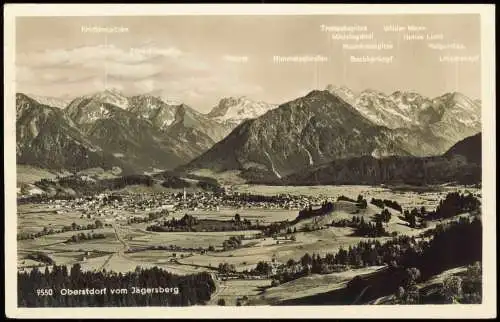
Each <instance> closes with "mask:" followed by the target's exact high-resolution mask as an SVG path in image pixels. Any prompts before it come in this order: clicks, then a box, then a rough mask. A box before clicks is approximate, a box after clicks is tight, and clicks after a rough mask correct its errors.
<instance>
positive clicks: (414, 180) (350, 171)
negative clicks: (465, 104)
mask: <svg viewBox="0 0 500 322" xmlns="http://www.w3.org/2000/svg"><path fill="white" fill-rule="evenodd" d="M481 176H482V173H481V133H479V134H476V135H474V136H471V137H468V138H466V139H464V140H462V141H460V142H458V143H457V144H455V145H454V146H453V147H451V148H450V149H449V150H448V151H447V152H446V153H444V154H443V155H442V156H430V157H414V156H389V157H384V158H381V159H376V158H373V157H371V156H361V157H356V158H349V159H338V160H333V161H331V162H328V163H326V164H322V165H320V166H318V167H315V168H309V169H304V171H297V172H295V173H293V174H291V175H290V176H288V177H286V178H283V179H280V180H276V179H275V180H271V181H268V182H267V183H271V184H279V185H339V184H369V185H376V184H410V185H419V186H420V185H426V184H442V183H450V182H458V183H460V184H477V183H480V182H481ZM254 181H256V182H259V183H262V182H263V180H262V178H260V179H259V178H255V179H254Z"/></svg>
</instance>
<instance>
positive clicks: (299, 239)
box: [18, 186, 467, 305]
mask: <svg viewBox="0 0 500 322" xmlns="http://www.w3.org/2000/svg"><path fill="white" fill-rule="evenodd" d="M237 189H239V190H240V191H246V192H255V193H259V194H276V193H294V194H303V195H319V194H323V196H324V197H325V198H328V197H330V198H334V199H335V200H336V199H337V197H338V196H339V195H345V196H347V197H351V198H356V197H357V195H358V194H362V195H363V196H364V198H366V199H367V200H368V202H369V201H370V200H371V198H377V199H390V200H396V201H398V202H399V203H400V204H402V205H403V207H404V208H405V209H407V207H408V204H409V203H408V202H409V200H411V201H412V202H413V203H415V205H416V206H418V207H421V206H422V205H425V207H426V208H428V209H432V208H434V207H435V206H436V204H437V203H438V202H439V200H440V199H441V198H443V197H444V195H445V194H446V193H447V192H448V191H449V190H447V189H444V190H443V191H442V192H432V193H431V192H429V193H411V192H404V193H401V194H395V193H393V192H391V191H390V190H388V189H386V188H380V187H366V186H348V187H346V186H344V187H328V186H327V187H268V186H252V187H250V186H240V187H237ZM456 190H459V191H462V192H463V191H464V190H465V189H456ZM140 198H141V199H147V198H148V195H147V193H146V194H145V195H142V196H140ZM412 199H415V200H412ZM405 201H406V206H405ZM388 210H389V211H390V212H391V214H392V217H391V220H390V221H389V223H387V224H384V227H385V229H386V230H387V231H388V232H389V233H391V232H394V231H396V232H398V234H400V235H401V234H404V235H413V236H415V235H418V234H420V233H422V232H424V231H425V230H426V229H432V228H433V227H435V226H436V225H437V224H439V223H440V222H443V221H429V222H428V228H426V229H412V228H410V227H409V226H408V225H407V223H406V222H405V221H403V220H401V219H400V218H399V216H400V215H401V214H400V213H399V212H398V211H395V210H393V209H391V208H388ZM83 211H84V209H78V208H75V209H73V208H70V207H68V206H66V205H64V204H63V205H59V206H57V205H48V204H21V205H19V206H18V231H22V232H39V231H41V230H42V229H43V227H47V228H54V229H58V228H61V227H62V226H69V225H71V224H72V223H73V222H74V223H76V224H78V225H88V224H90V223H94V222H95V220H96V219H99V220H101V221H103V222H104V223H111V225H112V227H104V228H102V229H95V230H94V233H104V234H105V235H106V238H105V239H95V240H87V241H81V242H79V243H64V242H65V241H66V240H67V239H68V238H70V237H71V236H73V235H74V234H78V233H80V232H83V233H88V232H91V231H90V230H83V231H68V232H64V233H58V234H53V235H45V236H42V237H39V238H36V239H28V240H20V241H18V267H19V268H20V269H21V268H26V269H29V267H32V266H35V265H40V264H41V265H42V268H43V265H45V264H43V263H39V262H37V261H34V260H31V259H27V258H26V256H27V255H29V254H30V253H33V252H43V253H45V254H47V255H48V256H49V257H50V258H52V260H54V261H55V262H56V263H57V264H65V265H72V264H74V263H77V262H78V263H80V264H81V265H82V268H83V269H84V270H101V269H106V270H114V271H117V272H126V271H130V270H134V269H135V268H136V267H137V266H142V267H153V266H158V267H162V268H164V269H166V270H169V271H171V272H174V273H177V274H191V273H195V272H200V271H207V270H208V271H211V270H213V271H215V270H216V269H217V267H218V265H219V264H220V263H228V264H233V265H234V266H235V268H236V270H237V271H244V270H249V269H253V268H255V265H256V264H257V263H258V262H260V261H267V262H269V261H271V260H272V259H273V258H274V259H276V260H277V261H278V263H285V262H286V261H288V260H289V259H294V260H299V259H300V258H301V257H302V256H303V255H304V254H305V253H309V254H311V255H312V254H313V253H316V254H321V255H322V256H324V255H325V253H335V252H337V251H338V250H339V249H340V248H341V247H342V248H343V249H347V248H348V247H349V246H352V245H356V244H358V243H359V241H361V240H373V239H374V238H365V237H354V236H352V233H353V229H352V228H349V227H328V225H329V224H331V222H332V221H338V220H341V219H351V218H352V217H353V216H361V217H363V218H364V219H365V221H370V220H372V219H373V217H374V215H375V214H377V213H380V211H381V209H380V208H378V207H377V206H375V205H372V204H370V203H368V206H367V208H366V209H358V207H357V206H356V204H355V203H352V202H347V201H340V202H335V208H334V211H333V212H332V213H330V214H328V215H325V216H322V217H316V218H310V219H305V220H303V221H301V222H299V223H297V224H296V228H297V229H298V230H299V232H296V233H294V234H293V235H294V236H295V239H296V240H295V241H292V240H285V238H284V237H278V238H277V240H276V239H274V238H272V237H267V238H258V239H244V240H243V241H242V247H240V248H237V249H232V250H227V251H220V250H221V247H222V243H223V242H224V241H225V240H227V239H229V238H230V237H231V236H240V235H245V236H247V237H252V236H255V235H256V234H258V233H259V232H260V231H257V230H250V231H225V232H151V231H146V227H147V226H149V225H151V224H152V222H148V223H133V224H130V225H128V224H127V222H126V219H127V218H130V217H131V216H135V215H139V216H145V215H147V211H146V210H144V211H133V212H132V211H128V210H125V209H118V210H117V211H113V213H106V214H103V215H102V217H94V218H91V219H88V218H87V217H85V216H84V217H83V218H81V216H82V213H83ZM236 213H238V214H239V215H240V216H241V218H242V220H243V219H248V220H250V221H252V222H254V223H255V221H257V220H259V222H261V223H265V224H266V223H272V222H277V221H284V220H289V221H292V220H293V219H295V218H296V216H297V215H298V211H297V210H286V209H255V208H253V209H252V208H243V209H230V208H221V209H220V210H219V211H208V210H181V211H178V212H171V213H170V214H169V215H168V216H167V217H164V218H165V219H170V218H176V219H180V218H181V217H182V216H184V214H190V215H193V216H195V217H196V218H198V219H210V220H216V219H218V220H224V221H228V220H231V219H233V218H234V216H235V214H236ZM117 216H120V217H119V218H117ZM464 216H467V214H464ZM160 220H162V219H160ZM160 220H158V221H160ZM314 223H315V224H317V225H318V226H319V227H323V228H322V229H319V230H314V231H308V232H304V231H300V229H301V228H303V227H304V225H307V224H314ZM293 228H294V227H292V229H293ZM390 238H391V237H381V238H376V239H377V240H379V241H381V242H384V241H385V240H388V239H390ZM156 246H160V247H164V246H167V247H168V246H176V247H180V248H181V249H178V250H159V249H157V250H154V249H151V248H154V247H156ZM209 246H213V247H214V248H215V250H217V251H208V252H200V251H198V250H197V249H198V248H202V249H204V250H206V249H207V248H208V247H209ZM128 249H135V250H138V251H135V252H127V250H128ZM189 249H192V250H189ZM350 273H352V274H355V273H354V272H350ZM358 273H359V274H362V273H363V272H357V273H356V274H358ZM336 274H337V275H335V274H334V275H331V276H329V275H328V276H326V275H325V276H322V277H321V278H319V277H315V278H316V279H317V282H315V281H308V283H310V284H308V285H311V288H310V289H308V290H307V291H304V292H306V293H307V292H309V293H307V294H306V293H304V294H306V295H308V294H310V293H311V294H313V293H314V294H316V293H320V292H323V291H325V292H326V291H329V290H330V289H326V287H327V286H324V287H323V286H322V285H323V284H325V285H330V286H328V287H334V286H335V285H337V286H339V285H340V284H341V283H343V281H344V279H345V280H347V279H348V276H347V275H348V273H345V274H344V275H342V274H341V273H336ZM346 274H347V275H346ZM349 276H350V275H349ZM323 279H324V280H323ZM304 281H306V280H305V279H304ZM294 282H295V284H294V283H292V284H289V285H286V284H285V285H282V286H279V288H282V289H283V290H284V291H282V293H280V292H279V290H280V289H279V288H274V290H273V289H268V291H266V292H267V295H266V296H268V297H269V299H265V301H275V300H276V301H277V300H282V299H286V297H285V296H284V295H283V294H285V293H286V294H289V295H291V294H294V293H297V292H298V291H297V292H296V291H294V290H295V289H294V287H296V288H300V287H299V286H300V285H301V284H300V283H301V282H300V281H294ZM339 283H340V284H339ZM221 285H226V287H225V288H221V291H220V293H218V294H219V295H218V296H219V297H222V298H224V299H226V302H227V305H234V303H233V302H235V301H236V298H237V297H241V296H243V295H247V296H248V297H249V298H252V300H255V301H257V302H258V300H259V298H260V297H261V296H262V295H261V294H260V293H261V292H262V291H263V289H264V287H268V286H270V281H262V280H244V281H233V280H230V281H221ZM286 288H289V289H286ZM315 292H316V293H315ZM306 295H304V296H306ZM217 298H218V297H215V298H214V301H216V299H217ZM230 303H232V304H230Z"/></svg>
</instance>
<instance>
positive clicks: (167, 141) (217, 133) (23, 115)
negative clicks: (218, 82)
mask: <svg viewBox="0 0 500 322" xmlns="http://www.w3.org/2000/svg"><path fill="white" fill-rule="evenodd" d="M228 100H230V101H231V102H234V105H235V106H236V105H237V104H238V103H240V102H242V101H243V99H238V98H230V99H228ZM244 102H245V106H247V107H248V106H250V105H251V104H252V101H250V100H248V99H244ZM50 104H54V105H56V106H53V105H50ZM64 104H65V103H64V100H59V101H58V100H56V99H53V98H48V97H43V96H33V97H31V96H28V95H25V94H22V93H18V94H17V95H16V111H17V124H16V130H17V134H18V139H17V151H16V152H17V157H18V163H20V164H30V165H36V166H39V167H43V168H49V169H72V170H81V169H85V168H88V167H103V168H105V169H108V168H111V167H112V166H119V167H120V168H122V169H125V170H126V172H141V171H143V170H146V169H151V168H160V169H173V168H175V167H177V166H179V165H181V164H184V163H186V162H188V161H190V160H192V159H193V158H194V157H196V156H198V155H200V154H202V153H203V152H204V151H206V150H207V149H209V148H210V147H211V146H213V145H214V144H215V143H216V142H218V141H220V140H221V139H223V138H224V137H225V136H226V135H227V134H228V133H229V132H230V131H231V130H232V129H233V128H234V127H235V126H236V125H237V124H238V123H239V122H241V121H242V120H244V119H245V116H244V113H236V114H235V115H237V118H235V119H232V117H231V115H228V116H226V117H225V118H224V121H219V120H217V118H216V117H212V115H214V114H217V115H218V116H219V117H224V115H223V113H222V114H221V111H219V112H217V113H212V114H210V113H209V114H208V115H207V114H203V113H200V112H198V111H196V110H194V109H193V108H191V107H189V106H187V105H185V104H171V103H170V102H166V101H165V100H163V99H162V98H160V97H156V96H151V95H137V96H131V97H127V96H125V95H123V94H122V93H121V92H120V91H118V90H115V89H106V90H105V91H103V92H98V93H95V94H92V95H85V96H81V97H77V98H75V99H73V100H71V101H67V104H66V105H64ZM258 105H259V110H258V112H262V113H264V112H265V111H264V110H263V109H262V106H261V104H260V103H259V104H258ZM225 107H226V110H225V111H226V112H228V113H232V111H233V106H232V105H231V104H226V106H225ZM237 108H239V109H240V110H241V107H237ZM258 112H255V111H252V112H251V114H249V116H248V117H254V116H255V115H258ZM256 113H257V114H256ZM233 114H234V113H233ZM69 142H71V145H72V146H73V145H75V146H78V147H79V148H78V151H79V152H78V153H76V152H75V153H71V152H70V153H68V151H72V150H71V149H69V150H68V149H63V148H62V147H68V145H69V144H70V143H69ZM78 159H82V160H81V161H80V162H79V161H78Z"/></svg>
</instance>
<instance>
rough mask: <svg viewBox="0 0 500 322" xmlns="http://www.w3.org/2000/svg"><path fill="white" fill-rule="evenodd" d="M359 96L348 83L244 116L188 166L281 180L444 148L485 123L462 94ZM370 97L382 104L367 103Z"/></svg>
mask: <svg viewBox="0 0 500 322" xmlns="http://www.w3.org/2000/svg"><path fill="white" fill-rule="evenodd" d="M356 97H357V96H356V94H354V93H353V92H351V91H349V90H347V89H345V88H343V89H342V91H341V90H339V89H335V88H333V87H331V86H329V87H328V88H327V89H326V90H323V91H320V90H314V91H312V92H310V93H309V94H307V95H306V96H304V97H301V98H298V99H295V100H293V101H290V102H287V103H284V104H282V105H280V106H279V107H277V108H275V109H273V110H270V111H269V112H267V113H266V114H264V115H262V116H260V117H258V118H255V119H252V120H247V121H245V122H243V123H241V124H240V125H239V126H238V127H237V128H235V129H234V130H233V132H231V133H230V134H229V135H228V136H227V137H226V138H225V139H224V140H222V141H220V142H218V143H217V144H215V145H214V146H213V147H212V148H211V149H209V150H208V151H207V152H205V153H204V154H202V155H201V156H199V157H197V158H196V159H194V160H193V161H191V162H190V163H189V164H188V165H186V166H185V167H184V168H185V169H197V168H208V169H212V170H214V171H219V172H220V171H228V170H240V171H242V173H241V174H242V176H243V177H246V178H251V179H252V180H255V179H256V178H278V179H279V178H283V177H286V176H288V175H290V174H292V173H294V172H297V171H299V170H302V169H304V168H307V167H314V166H317V165H320V164H324V163H327V162H329V161H332V160H340V159H349V158H355V157H362V156H369V157H371V158H373V159H378V158H382V157H386V156H391V155H397V156H417V157H426V156H435V155H441V154H443V153H445V152H446V151H447V149H449V148H450V147H451V146H452V145H453V144H454V143H456V142H457V141H459V140H462V139H464V138H465V137H467V136H469V135H472V134H476V133H478V132H479V131H480V130H481V127H480V121H478V117H479V115H480V110H481V108H480V106H478V105H477V104H476V103H475V102H473V101H471V100H469V99H466V98H464V96H463V95H461V94H457V93H454V94H446V95H443V96H441V97H439V98H437V99H433V100H430V99H425V98H423V97H422V96H420V95H418V94H415V93H401V92H399V93H398V92H396V93H394V94H393V95H390V96H384V95H382V94H381V93H379V92H374V91H366V92H364V93H362V95H361V97H363V99H357V98H356ZM366 101H370V102H376V103H377V104H366V103H363V104H361V103H360V102H366ZM353 102H354V103H356V102H358V103H356V104H354V103H353ZM395 102H399V105H398V106H397V105H396V103H395ZM408 102H410V103H411V104H410V103H408ZM430 102H434V103H433V104H434V105H432V104H430ZM398 111H399V112H398ZM402 111H405V113H406V115H407V116H405V115H403V114H402V113H403V112H402ZM400 112H401V113H400ZM469 112H470V115H469V114H468V113H469ZM391 115H392V116H394V115H397V117H396V116H395V118H394V119H392V120H391V119H390V116H391ZM410 116H411V117H410ZM466 116H467V117H468V118H467V117H466ZM398 122H399V123H398ZM466 125H469V126H466ZM438 129H440V130H439V131H438Z"/></svg>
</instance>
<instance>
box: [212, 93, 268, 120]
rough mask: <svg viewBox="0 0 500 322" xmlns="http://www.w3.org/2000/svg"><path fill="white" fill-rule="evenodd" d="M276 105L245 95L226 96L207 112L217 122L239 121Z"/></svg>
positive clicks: (250, 117)
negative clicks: (254, 99) (251, 98)
mask: <svg viewBox="0 0 500 322" xmlns="http://www.w3.org/2000/svg"><path fill="white" fill-rule="evenodd" d="M276 107H278V105H276V104H268V103H265V102H261V101H258V102H257V101H253V100H250V99H249V98H247V97H246V96H240V97H226V98H223V99H221V100H220V101H219V104H218V105H217V106H215V107H214V108H213V109H212V110H211V111H210V112H209V113H208V117H210V118H212V119H214V120H216V121H218V122H232V123H241V122H242V121H244V120H246V119H253V118H256V117H259V116H261V115H263V114H265V113H266V112H267V111H269V110H272V109H274V108H276Z"/></svg>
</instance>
